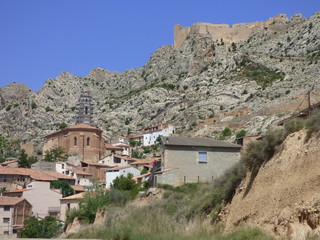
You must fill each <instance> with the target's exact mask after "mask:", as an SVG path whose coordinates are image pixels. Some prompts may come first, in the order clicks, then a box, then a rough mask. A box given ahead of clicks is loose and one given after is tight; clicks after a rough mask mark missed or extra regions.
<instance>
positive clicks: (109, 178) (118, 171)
mask: <svg viewBox="0 0 320 240" xmlns="http://www.w3.org/2000/svg"><path fill="white" fill-rule="evenodd" d="M128 173H130V174H132V175H133V177H136V176H139V175H140V170H139V169H136V168H134V167H132V166H122V167H114V168H111V169H108V170H107V171H106V188H110V186H111V184H112V182H113V180H114V179H116V178H117V177H120V176H125V177H127V175H128Z"/></svg>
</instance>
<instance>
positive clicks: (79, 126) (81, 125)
mask: <svg viewBox="0 0 320 240" xmlns="http://www.w3.org/2000/svg"><path fill="white" fill-rule="evenodd" d="M74 128H82V129H96V130H99V131H101V130H100V129H98V128H95V127H92V126H90V125H88V124H85V123H79V124H77V125H74V126H72V127H69V128H67V129H74Z"/></svg>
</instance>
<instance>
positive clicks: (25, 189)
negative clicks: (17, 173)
mask: <svg viewBox="0 0 320 240" xmlns="http://www.w3.org/2000/svg"><path fill="white" fill-rule="evenodd" d="M30 190H32V188H23V189H18V190H12V191H7V192H5V193H19V192H25V191H30Z"/></svg>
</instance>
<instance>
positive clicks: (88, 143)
mask: <svg viewBox="0 0 320 240" xmlns="http://www.w3.org/2000/svg"><path fill="white" fill-rule="evenodd" d="M87 146H90V138H87Z"/></svg>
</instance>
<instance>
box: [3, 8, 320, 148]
mask: <svg viewBox="0 0 320 240" xmlns="http://www.w3.org/2000/svg"><path fill="white" fill-rule="evenodd" d="M319 23H320V12H318V13H315V14H314V15H313V16H311V17H310V18H309V19H304V18H303V17H301V16H299V15H295V16H294V17H292V18H291V19H290V20H287V19H286V18H285V17H284V16H279V18H277V19H276V23H274V25H277V26H278V25H279V26H280V25H281V24H282V25H283V26H285V28H284V29H282V28H279V29H276V28H275V27H274V28H272V29H273V30H272V31H271V30H270V29H271V25H272V24H273V23H272V21H271V22H269V23H268V29H269V30H265V29H261V28H258V29H256V30H255V31H253V32H252V33H251V35H250V37H249V38H247V39H246V40H241V41H240V40H239V42H234V43H231V42H229V41H225V40H223V39H222V40H221V39H216V38H214V37H212V34H210V33H207V32H205V31H203V30H201V29H202V27H200V28H199V27H191V29H190V31H188V35H187V37H186V38H185V39H184V40H183V41H182V42H181V46H180V47H179V49H177V48H175V47H174V46H172V45H169V46H163V47H160V48H159V49H158V50H157V51H156V52H155V53H154V54H152V56H151V57H150V60H149V61H148V62H147V63H146V65H145V66H144V67H141V68H138V69H130V70H127V71H125V72H123V73H121V74H120V73H117V72H110V71H107V70H104V69H102V68H96V69H93V70H92V71H91V72H90V73H89V74H88V75H87V76H85V77H79V76H74V75H72V74H71V73H67V72H64V73H61V74H60V75H59V76H58V77H57V78H55V79H48V80H47V81H46V83H45V84H44V86H43V87H42V88H41V89H40V90H39V91H38V92H36V93H32V92H30V90H28V89H26V88H25V90H21V89H22V88H21V87H20V85H18V84H14V85H12V86H11V85H9V86H7V87H3V88H0V123H1V125H0V126H1V127H0V134H10V135H12V136H14V137H16V138H20V139H21V140H22V141H24V142H27V141H30V140H32V141H33V142H34V145H35V146H36V147H37V145H39V144H41V143H42V142H43V137H44V136H45V135H47V134H49V133H52V132H53V131H56V130H58V129H59V125H60V124H61V123H63V122H65V123H67V124H68V125H69V126H71V125H74V124H75V120H76V110H75V107H76V103H77V100H78V98H79V95H80V92H81V89H86V90H90V91H91V93H92V96H93V101H94V104H95V116H94V121H95V124H96V126H97V127H99V128H100V129H102V130H103V131H104V137H105V138H106V139H107V140H108V141H109V140H110V139H111V138H112V137H114V136H116V135H126V134H127V133H128V132H134V131H136V130H139V129H141V128H143V127H148V126H152V125H157V124H160V123H170V124H173V125H175V126H176V127H177V134H184V135H196V136H204V135H206V136H208V137H218V136H219V135H220V133H221V130H222V129H223V128H224V127H231V128H232V129H233V130H234V133H235V132H237V131H238V130H239V129H245V130H247V132H248V134H261V133H264V132H265V131H266V129H267V128H268V127H269V126H270V125H274V124H275V123H276V122H277V120H279V119H280V118H282V117H284V116H285V115H288V114H290V112H292V111H294V110H296V108H297V106H299V105H300V103H301V102H302V100H303V98H304V95H305V93H306V91H308V90H310V89H311V88H313V89H314V92H315V93H317V92H320V91H319V89H320V88H319V77H318V76H319V64H318V61H319V60H320V59H319V58H320V40H319V39H320V38H319V35H320V24H319ZM196 25H197V24H196ZM249 25H250V24H249ZM249 25H248V26H246V25H243V24H242V25H235V26H233V27H232V29H233V28H234V29H241V31H239V34H240V33H241V34H242V33H244V32H245V31H246V29H248V28H251V25H250V26H249ZM258 25H259V24H258ZM262 25H263V24H262ZM282 25H281V26H282ZM272 26H273V25H272ZM228 28H230V27H228ZM237 34H238V33H237ZM237 34H235V35H237ZM18 86H19V87H18ZM19 89H20V90H19ZM10 105H11V106H10ZM300 106H301V107H303V106H305V104H304V103H302V104H301V105H300ZM243 108H247V109H248V114H247V115H245V116H240V115H234V116H225V117H223V118H221V119H220V116H224V114H227V113H229V112H233V111H235V112H237V111H239V110H240V109H243ZM213 117H219V121H217V122H212V123H210V124H202V125H201V124H200V123H201V122H202V123H203V122H204V121H205V120H206V119H210V118H213ZM209 122H210V121H209ZM233 138H234V135H233V136H231V138H230V140H233Z"/></svg>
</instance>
